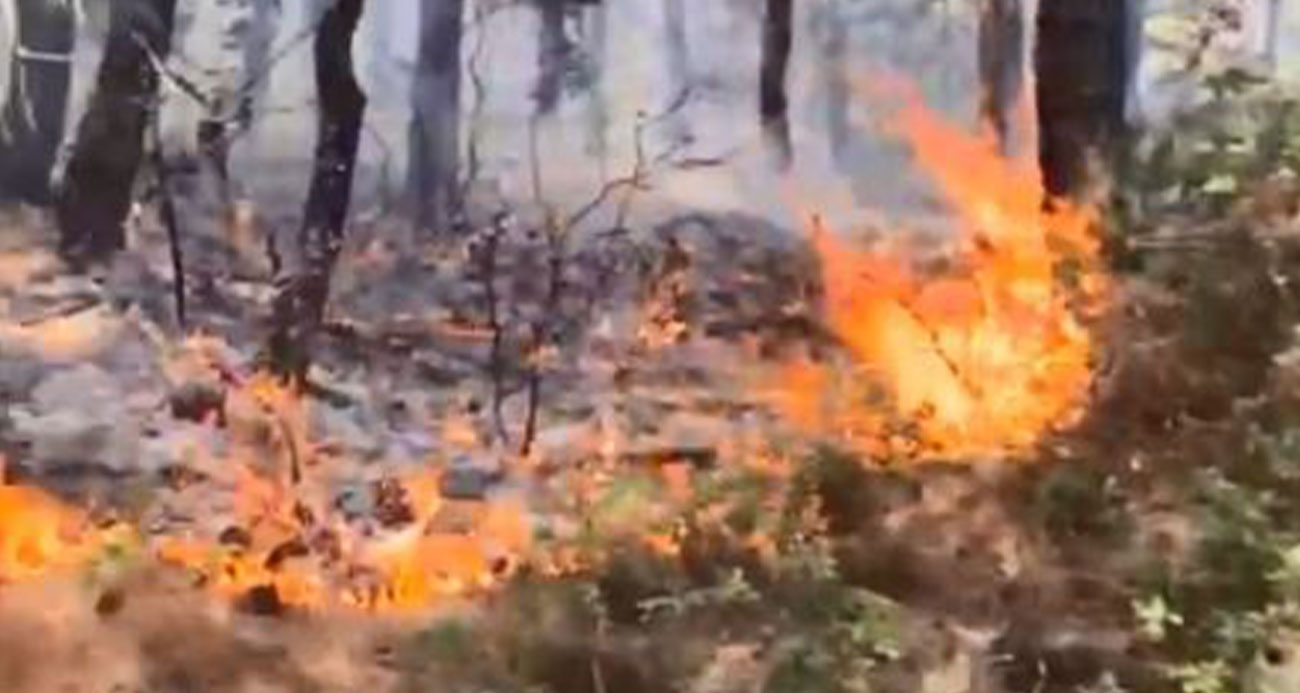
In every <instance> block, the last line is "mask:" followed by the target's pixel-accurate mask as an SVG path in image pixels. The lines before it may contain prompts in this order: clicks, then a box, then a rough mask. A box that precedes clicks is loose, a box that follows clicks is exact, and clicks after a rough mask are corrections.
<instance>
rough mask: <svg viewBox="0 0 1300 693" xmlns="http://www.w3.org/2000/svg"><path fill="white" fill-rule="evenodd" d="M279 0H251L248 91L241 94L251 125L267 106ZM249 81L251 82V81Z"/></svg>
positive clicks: (246, 53)
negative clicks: (258, 113) (251, 17)
mask: <svg viewBox="0 0 1300 693" xmlns="http://www.w3.org/2000/svg"><path fill="white" fill-rule="evenodd" d="M280 2H281V0H253V20H252V26H251V27H250V28H249V35H248V39H247V40H246V41H245V42H244V79H245V84H246V85H247V86H246V88H247V90H248V93H246V94H244V95H243V96H244V98H245V99H246V104H247V105H246V108H247V110H248V113H249V118H250V120H249V122H247V123H243V124H242V125H243V126H244V127H246V128H251V127H252V126H253V122H252V121H253V120H255V119H256V117H257V112H258V111H259V110H261V109H262V108H264V107H265V106H266V95H267V93H268V90H269V89H270V87H271V79H270V77H271V76H270V74H269V72H270V69H271V64H270V63H271V49H272V48H273V47H274V45H275V35H276V30H277V28H278V26H279V23H280V15H281V13H282V12H283V10H282V8H281V5H280ZM250 82H251V84H250Z"/></svg>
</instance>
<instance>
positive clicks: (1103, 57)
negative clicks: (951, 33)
mask: <svg viewBox="0 0 1300 693" xmlns="http://www.w3.org/2000/svg"><path fill="white" fill-rule="evenodd" d="M1131 1H1132V0H1043V2H1041V3H1040V4H1039V8H1038V18H1037V34H1038V36H1037V42H1036V46H1035V50H1034V65H1035V70H1036V72H1037V80H1036V88H1037V98H1038V131H1039V163H1040V165H1041V167H1042V173H1043V183H1044V187H1045V188H1046V190H1047V192H1048V194H1050V195H1053V196H1058V197H1062V196H1063V197H1076V198H1077V197H1086V196H1089V195H1091V194H1092V193H1093V192H1095V189H1096V188H1097V187H1098V186H1099V184H1101V183H1102V182H1104V181H1103V180H1102V178H1101V177H1099V176H1098V174H1104V173H1106V172H1108V171H1109V170H1110V169H1111V167H1112V166H1113V164H1114V156H1115V154H1116V153H1117V149H1116V147H1117V145H1119V144H1120V142H1121V140H1122V137H1123V132H1124V98H1125V92H1126V87H1127V84H1126V81H1127V75H1128V71H1129V63H1130V61H1129V60H1128V57H1127V52H1128V49H1127V43H1128V41H1127V32H1126V21H1127V16H1128V13H1127V12H1126V7H1125V3H1126V2H1131Z"/></svg>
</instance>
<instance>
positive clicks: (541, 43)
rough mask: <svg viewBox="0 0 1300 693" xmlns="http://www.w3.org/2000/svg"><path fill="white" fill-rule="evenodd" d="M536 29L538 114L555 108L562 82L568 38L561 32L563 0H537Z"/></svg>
mask: <svg viewBox="0 0 1300 693" xmlns="http://www.w3.org/2000/svg"><path fill="white" fill-rule="evenodd" d="M537 12H538V19H539V20H540V21H539V33H538V37H537V50H538V54H537V88H536V89H535V90H534V92H533V98H534V99H536V100H537V115H539V116H545V115H550V114H551V113H554V112H555V108H556V106H558V105H559V104H560V92H561V90H562V89H563V86H564V65H565V61H566V59H567V57H568V53H569V41H568V39H567V38H566V37H565V35H564V0H537Z"/></svg>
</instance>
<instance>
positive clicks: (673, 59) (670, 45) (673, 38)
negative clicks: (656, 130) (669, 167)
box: [664, 0, 695, 144]
mask: <svg viewBox="0 0 1300 693" xmlns="http://www.w3.org/2000/svg"><path fill="white" fill-rule="evenodd" d="M683 2H684V0H664V43H665V44H666V47H667V50H666V54H667V58H668V76H669V79H670V80H671V81H672V84H673V92H674V94H678V93H682V92H684V91H686V90H688V89H691V88H692V87H694V86H695V85H694V82H695V77H694V75H693V74H692V73H693V72H694V70H693V69H692V67H691V50H690V44H689V43H688V42H687V39H686V7H685V5H684V4H683ZM688 110H689V109H688V108H687V107H683V108H682V109H681V110H679V111H678V112H677V113H674V114H673V115H672V117H671V120H670V121H669V122H668V126H669V128H670V133H671V137H672V138H673V140H675V141H676V142H677V143H678V144H686V143H689V142H690V140H691V139H692V137H693V135H692V133H691V125H690V116H689V113H688Z"/></svg>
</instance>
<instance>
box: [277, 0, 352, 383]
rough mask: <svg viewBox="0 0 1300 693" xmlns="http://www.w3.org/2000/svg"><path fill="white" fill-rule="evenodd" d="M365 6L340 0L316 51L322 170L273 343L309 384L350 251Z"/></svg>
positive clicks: (286, 271) (289, 270)
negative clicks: (339, 263) (318, 339)
mask: <svg viewBox="0 0 1300 693" xmlns="http://www.w3.org/2000/svg"><path fill="white" fill-rule="evenodd" d="M364 4H365V2H364V0H336V2H335V3H334V4H333V5H332V6H330V8H329V9H328V10H327V11H326V13H325V15H324V17H323V18H322V20H321V23H320V26H319V28H318V29H317V31H316V38H315V43H314V46H313V55H314V59H315V66H316V92H317V96H318V99H319V103H320V113H319V121H318V125H317V127H318V133H317V142H316V154H315V168H314V169H313V174H312V180H311V189H310V191H309V192H308V194H307V204H306V207H305V208H304V210H303V222H302V227H301V228H300V229H299V232H298V247H297V249H296V250H297V252H296V253H295V256H294V257H293V259H292V262H291V264H290V265H289V266H287V267H284V268H282V273H281V274H282V276H281V277H280V279H279V281H278V282H277V283H278V284H279V285H280V290H279V293H278V294H277V295H276V297H275V301H274V306H273V313H274V314H273V319H274V328H273V332H272V335H271V339H270V344H269V345H268V351H269V357H270V365H271V367H272V368H273V369H274V370H275V371H276V372H277V373H279V374H280V375H282V376H287V377H291V378H293V380H294V381H296V382H297V383H298V384H299V385H301V384H303V383H304V382H305V380H306V376H307V369H308V366H309V365H310V361H309V359H310V347H311V341H312V338H313V337H314V335H315V333H316V332H317V331H318V329H319V328H320V325H321V322H322V321H323V320H324V316H325V302H326V300H327V299H328V298H329V286H330V274H331V272H332V271H333V269H334V261H335V260H336V259H337V258H338V254H339V250H340V249H341V248H342V246H343V233H344V228H345V224H346V222H347V216H348V205H349V201H350V199H351V196H352V172H353V169H354V168H355V166H356V160H357V147H358V145H359V144H360V140H361V124H362V118H363V117H364V116H365V110H366V96H365V94H364V93H362V91H361V86H360V85H359V84H358V83H357V78H356V73H355V70H354V66H353V61H352V38H353V36H354V35H355V33H356V29H357V24H358V23H359V22H360V20H361V10H362V8H363V6H364Z"/></svg>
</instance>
